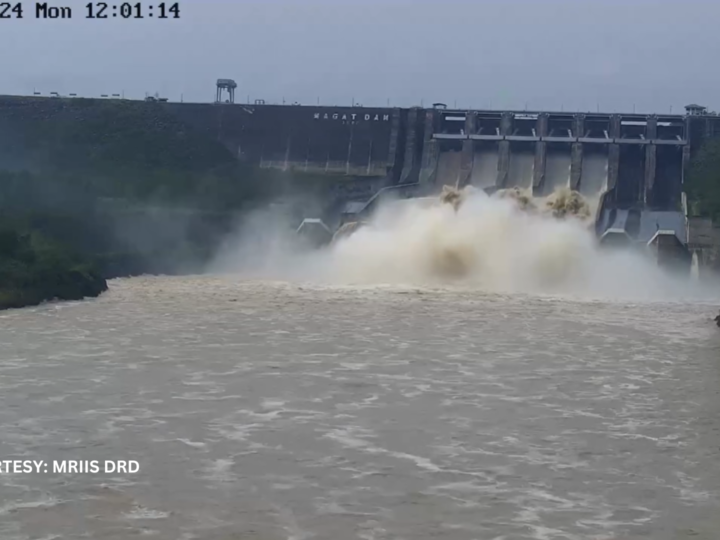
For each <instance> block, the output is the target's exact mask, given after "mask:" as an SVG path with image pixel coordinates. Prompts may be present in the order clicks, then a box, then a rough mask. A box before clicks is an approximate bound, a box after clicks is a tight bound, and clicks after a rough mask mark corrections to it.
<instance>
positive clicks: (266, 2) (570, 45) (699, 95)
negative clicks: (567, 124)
mask: <svg viewBox="0 0 720 540" xmlns="http://www.w3.org/2000/svg"><path fill="white" fill-rule="evenodd" d="M23 3H24V5H25V12H26V13H25V19H24V20H22V21H20V20H0V51H1V52H0V55H1V56H0V68H1V71H0V73H2V77H1V78H0V93H6V94H7V93H9V94H27V93H31V92H32V91H33V88H35V89H37V90H38V91H42V92H43V93H47V92H50V91H58V92H61V93H70V92H76V93H78V94H79V95H87V96H93V95H99V94H102V93H114V92H118V93H119V92H121V91H124V93H125V96H126V97H137V98H142V97H144V95H145V92H151V93H154V92H156V91H158V92H160V93H161V94H162V95H165V96H167V97H169V98H170V99H171V100H173V101H174V100H179V99H180V96H181V94H182V95H183V96H184V99H185V101H211V100H212V99H213V98H214V85H215V80H216V79H217V78H220V77H226V78H233V79H235V80H236V81H237V82H238V84H239V89H238V98H237V99H238V101H245V100H247V97H248V95H249V96H250V98H251V99H256V98H264V99H265V100H266V101H267V102H280V101H281V100H282V99H283V97H284V98H285V99H286V100H288V101H300V102H301V103H307V104H315V103H316V102H317V99H318V98H320V102H321V103H322V104H350V103H351V101H352V99H353V98H354V99H355V100H356V101H359V102H360V103H363V104H364V105H367V106H371V105H385V104H386V103H387V100H388V99H389V100H390V103H391V104H393V105H403V106H408V105H419V104H420V102H421V100H424V104H425V105H428V104H430V103H432V102H434V101H444V102H446V103H448V105H450V106H453V104H454V103H457V106H459V107H475V108H483V107H488V108H504V107H512V108H525V107H526V106H527V107H528V108H530V109H559V108H560V107H563V108H564V109H565V110H571V109H572V110H595V109H596V107H597V106H598V104H599V106H600V109H602V110H606V111H619V110H624V111H632V110H633V106H635V107H636V110H637V111H638V112H651V111H653V112H669V110H670V107H671V106H672V107H673V112H680V110H681V109H682V106H683V105H686V104H687V103H689V102H699V103H701V104H704V105H707V106H709V107H711V108H720V68H718V58H717V57H718V55H719V54H720V29H719V28H720V26H719V23H720V1H718V0H464V1H463V0H415V1H411V0H364V1H360V0H332V1H330V0H232V1H231V0H224V1H221V0H184V1H181V2H180V6H181V19H179V20H172V19H170V20H157V19H153V20H149V19H146V20H142V21H139V20H121V19H115V20H86V19H83V17H84V11H85V8H84V6H85V4H86V3H87V1H86V0H68V2H67V4H70V5H73V6H74V17H73V19H72V20H69V21H62V20H53V21H42V20H35V19H34V17H33V15H32V11H33V6H34V4H35V3H34V2H29V1H24V2H23ZM108 3H112V2H108ZM120 3H121V2H119V1H118V2H117V4H118V5H119V4H120ZM133 3H135V2H134V1H133ZM143 3H144V4H145V5H149V4H155V5H156V4H157V2H155V1H154V0H144V2H143ZM170 3H172V2H170ZM56 5H59V4H56ZM8 51H10V54H8Z"/></svg>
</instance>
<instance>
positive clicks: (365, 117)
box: [313, 113, 390, 122]
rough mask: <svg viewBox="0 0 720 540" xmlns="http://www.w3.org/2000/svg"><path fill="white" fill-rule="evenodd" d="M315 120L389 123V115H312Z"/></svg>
mask: <svg viewBox="0 0 720 540" xmlns="http://www.w3.org/2000/svg"><path fill="white" fill-rule="evenodd" d="M313 118H314V119H315V120H342V121H345V122H347V121H348V120H349V121H352V122H356V121H359V120H364V121H366V122H370V121H372V122H389V121H390V115H389V114H359V113H350V114H348V113H315V114H314V115H313Z"/></svg>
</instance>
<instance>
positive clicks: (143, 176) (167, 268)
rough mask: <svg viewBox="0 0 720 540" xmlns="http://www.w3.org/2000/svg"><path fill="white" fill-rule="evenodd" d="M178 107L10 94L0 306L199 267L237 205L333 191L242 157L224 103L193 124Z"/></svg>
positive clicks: (1, 132)
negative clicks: (225, 134)
mask: <svg viewBox="0 0 720 540" xmlns="http://www.w3.org/2000/svg"><path fill="white" fill-rule="evenodd" d="M174 107H183V106H182V105H179V104H159V103H146V102H137V101H123V100H86V99H70V100H65V99H40V98H12V97H7V96H5V97H3V98H1V99H0V224H3V228H1V229H0V307H9V306H20V305H25V304H35V303H38V302H40V301H43V300H46V299H49V298H54V297H57V298H68V299H69V298H80V297H82V296H84V295H85V294H86V293H88V295H89V296H93V295H95V294H99V292H101V290H102V289H103V287H105V282H104V279H103V278H108V279H109V278H114V277H120V276H130V275H138V274H143V273H156V274H161V273H162V274H172V273H178V272H196V271H199V270H201V269H202V268H203V265H204V264H205V263H206V262H207V261H208V260H209V259H210V257H211V256H212V254H213V253H214V251H215V249H216V247H217V246H218V245H219V243H220V242H221V241H222V240H223V238H224V236H225V235H226V234H227V233H228V231H230V230H231V229H232V227H233V226H234V224H235V222H236V214H237V213H238V212H243V211H245V210H247V209H249V208H253V207H255V206H258V205H261V204H262V203H264V202H265V201H267V200H269V199H271V198H272V197H274V196H277V195H279V194H281V193H289V192H293V191H295V190H297V191H298V192H301V193H302V194H303V195H307V194H308V193H311V194H315V195H322V194H324V193H327V192H328V190H329V189H330V188H331V186H332V182H330V181H329V180H328V179H327V178H323V177H319V176H304V175H302V174H291V173H283V172H281V171H276V170H266V169H259V168H257V167H254V166H251V165H248V164H245V163H240V162H238V161H237V160H236V158H235V155H234V154H233V153H232V152H231V151H230V150H229V149H228V148H226V146H225V145H223V144H222V143H221V142H220V141H219V140H218V138H217V125H218V122H219V121H220V120H221V113H222V110H221V109H212V108H209V109H208V108H200V109H198V114H199V115H200V118H201V119H202V120H203V121H202V122H195V123H194V126H195V127H193V126H190V125H188V124H186V123H184V122H183V121H182V120H180V118H181V117H183V115H185V116H186V111H187V109H182V111H181V112H182V114H176V113H177V112H178V111H177V109H176V108H174ZM190 112H191V113H192V109H190ZM208 115H209V116H208ZM205 120H207V122H205ZM203 122H205V124H203ZM203 125H205V127H202V126H203ZM198 126H200V127H198ZM95 269H97V270H95Z"/></svg>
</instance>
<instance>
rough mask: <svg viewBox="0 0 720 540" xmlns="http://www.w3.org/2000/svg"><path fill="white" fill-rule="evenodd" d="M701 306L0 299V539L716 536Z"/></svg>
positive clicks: (295, 295) (706, 337)
mask: <svg viewBox="0 0 720 540" xmlns="http://www.w3.org/2000/svg"><path fill="white" fill-rule="evenodd" d="M714 314H715V306H711V305H707V304H705V303H703V302H699V301H694V302H686V303H683V302H674V303H670V302H639V303H631V302H620V301H601V300H580V299H571V298H567V297H559V296H542V295H527V294H521V293H513V294H498V293H489V292H481V291H480V290H477V289H472V288H462V287H460V286H458V287H448V286H446V287H429V286H428V287H419V286H414V287H411V286H400V285H393V286H330V285H324V286H321V285H310V284H301V283H290V282H282V281H277V282H272V281H253V280H247V279H245V280H243V279H240V278H231V277H220V276H216V277H209V276H204V277H203V276H199V277H176V278H170V277H158V278H133V279H122V280H115V281H112V282H111V283H110V290H109V292H108V293H107V294H105V295H104V296H102V297H101V298H99V299H96V300H90V301H85V302H79V303H69V304H59V305H46V306H41V307H37V308H31V309H25V310H18V311H10V312H5V313H3V314H1V315H0V426H1V428H0V458H2V459H11V458H18V459H36V460H46V461H50V460H67V459H77V460H118V459H134V460H137V461H138V462H139V464H140V470H139V472H137V473H135V474H117V473H115V474H104V473H98V474H53V473H52V472H49V473H46V474H34V473H33V474H3V475H0V538H2V539H3V540H20V539H23V540H30V539H33V540H38V539H46V540H49V539H61V538H62V539H66V538H67V539H78V538H89V539H94V540H107V539H130V538H158V539H168V540H179V539H185V540H191V539H198V540H211V539H212V540H221V539H222V540H225V539H227V540H230V539H240V538H242V539H253V540H275V539H292V540H305V539H311V538H317V539H323V540H344V539H388V540H389V539H392V540H397V539H408V540H410V539H429V538H443V539H445V538H447V539H451V540H454V539H458V540H460V539H462V540H465V539H468V540H469V539H480V540H485V539H498V540H499V539H504V540H521V539H596V540H600V539H603V540H604V539H617V540H625V539H635V538H651V539H657V540H663V539H675V538H693V539H707V540H711V539H713V540H714V539H717V538H718V535H720V518H718V508H719V505H718V496H720V467H718V463H719V459H720V392H719V391H718V388H720V354H719V351H720V337H719V336H718V331H717V328H716V327H715V326H714V324H713V323H712V321H711V320H710V317H711V316H712V315H714Z"/></svg>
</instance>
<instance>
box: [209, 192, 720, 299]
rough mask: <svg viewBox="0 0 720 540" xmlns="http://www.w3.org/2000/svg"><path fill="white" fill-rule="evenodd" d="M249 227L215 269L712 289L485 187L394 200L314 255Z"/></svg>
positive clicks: (280, 233) (623, 289)
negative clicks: (452, 200) (459, 195)
mask: <svg viewBox="0 0 720 540" xmlns="http://www.w3.org/2000/svg"><path fill="white" fill-rule="evenodd" d="M243 230H244V231H245V232H244V233H243V234H241V235H240V236H239V237H238V238H236V239H235V240H234V242H233V243H232V244H229V245H228V246H227V247H226V249H225V250H224V252H223V253H222V256H221V257H220V258H219V259H218V260H217V261H216V262H215V264H214V265H213V266H212V269H213V270H215V271H224V272H227V271H234V272H240V273H241V274H243V275H247V276H251V277H255V278H266V279H287V280H303V281H314V282H317V283H324V284H333V285H387V284H398V285H421V286H426V285H429V286H445V285H460V286H469V287H472V288H478V289H482V290H486V291H492V292H504V293H506V292H525V293H549V294H567V295H572V296H582V297H588V296H589V297H595V298H615V299H626V300H630V299H634V300H686V299H690V297H691V296H693V297H694V296H698V297H699V298H705V299H707V295H708V291H707V289H706V288H705V287H701V286H700V285H699V284H698V283H696V282H693V281H691V280H690V279H689V277H684V278H680V277H677V276H673V275H670V274H668V273H667V272H665V271H663V270H662V269H661V268H659V267H658V266H657V263H656V262H655V261H654V260H653V259H652V258H651V257H650V256H648V255H646V254H644V253H642V251H637V250H622V251H617V250H608V249H602V248H600V247H599V246H598V245H597V240H596V238H595V237H594V233H593V232H592V230H591V228H590V227H588V222H587V221H581V220H579V219H574V218H570V219H562V220H559V219H554V218H553V217H552V216H550V215H548V214H547V213H543V212H523V211H521V210H519V208H518V205H517V203H516V201H515V200H513V199H512V198H507V197H506V198H503V197H489V196H487V195H486V194H485V193H484V192H483V191H473V192H470V193H469V194H467V195H466V197H465V199H464V201H463V203H462V204H461V205H459V207H458V209H457V210H455V209H454V208H453V206H452V205H450V204H439V203H438V202H437V200H431V201H430V204H429V203H428V200H426V199H425V200H424V199H418V200H408V201H402V202H401V203H397V202H396V203H393V204H391V205H388V206H385V207H383V208H381V209H380V210H379V211H378V213H377V214H376V215H375V217H374V218H373V219H372V220H371V221H370V222H369V223H368V224H367V225H366V226H365V227H362V228H360V229H359V230H357V231H356V232H354V233H353V234H352V235H350V236H348V237H345V238H342V239H340V240H338V241H337V242H334V243H332V244H331V245H329V246H327V247H325V248H322V249H320V250H317V251H314V252H307V251H305V252H302V251H300V250H299V249H298V247H297V246H298V242H297V238H296V237H295V234H294V231H293V229H292V227H290V226H289V224H288V223H283V221H282V220H281V219H279V217H278V216H271V215H269V214H265V215H261V214H257V215H255V216H253V217H252V218H251V219H250V220H249V221H248V222H246V223H245V227H244V228H243ZM701 289H702V290H701ZM713 296H717V295H715V294H713Z"/></svg>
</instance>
